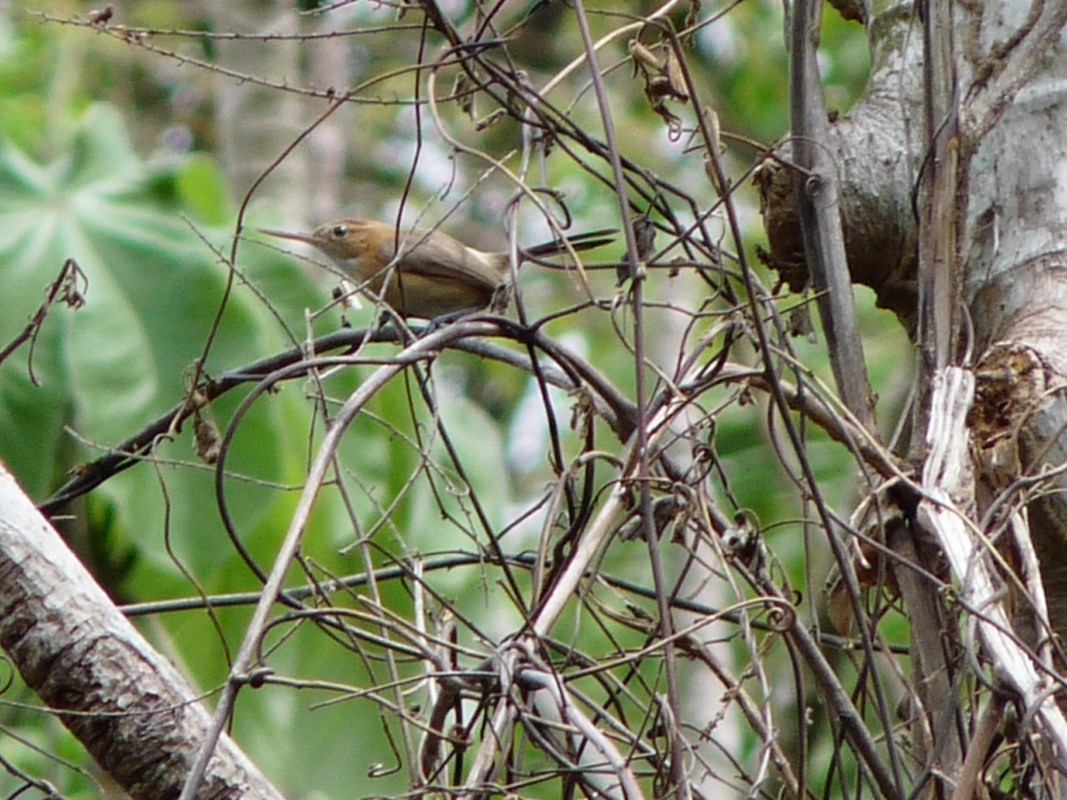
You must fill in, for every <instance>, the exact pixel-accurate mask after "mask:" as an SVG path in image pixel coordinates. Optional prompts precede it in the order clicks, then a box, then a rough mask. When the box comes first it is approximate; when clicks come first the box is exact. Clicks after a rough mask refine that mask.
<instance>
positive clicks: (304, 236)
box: [256, 228, 316, 245]
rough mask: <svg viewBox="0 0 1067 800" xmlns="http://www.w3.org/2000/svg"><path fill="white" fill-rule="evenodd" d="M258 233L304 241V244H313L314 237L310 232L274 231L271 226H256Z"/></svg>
mask: <svg viewBox="0 0 1067 800" xmlns="http://www.w3.org/2000/svg"><path fill="white" fill-rule="evenodd" d="M256 230H257V231H259V232H260V233H265V234H267V236H275V237H277V238H279V239H289V240H290V241H294V242H304V243H305V244H310V245H315V244H316V242H315V237H314V236H312V235H311V234H310V233H293V232H291V231H276V230H272V229H271V228H256Z"/></svg>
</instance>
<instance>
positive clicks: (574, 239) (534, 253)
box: [522, 228, 618, 258]
mask: <svg viewBox="0 0 1067 800" xmlns="http://www.w3.org/2000/svg"><path fill="white" fill-rule="evenodd" d="M617 232H618V231H616V230H614V229H613V228H605V229H603V230H599V231H586V232H585V233H576V234H575V235H574V236H567V237H565V238H563V239H555V240H553V241H551V242H545V243H544V244H535V245H534V246H533V247H524V248H523V249H522V254H523V255H524V256H526V257H527V258H544V257H545V256H554V255H559V254H560V253H566V252H567V251H568V250H574V251H577V252H581V251H582V250H592V249H594V248H596V247H600V246H602V245H605V244H611V243H612V242H614V241H615V234H616V233H617Z"/></svg>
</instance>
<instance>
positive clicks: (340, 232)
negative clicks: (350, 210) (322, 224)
mask: <svg viewBox="0 0 1067 800" xmlns="http://www.w3.org/2000/svg"><path fill="white" fill-rule="evenodd" d="M331 233H332V234H333V238H334V239H344V238H345V236H347V235H348V226H347V225H334V226H333V230H332V231H331Z"/></svg>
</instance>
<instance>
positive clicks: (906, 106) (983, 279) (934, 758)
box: [760, 0, 1067, 791]
mask: <svg viewBox="0 0 1067 800" xmlns="http://www.w3.org/2000/svg"><path fill="white" fill-rule="evenodd" d="M915 5H916V6H918V7H919V8H918V10H916V9H914V8H913V4H912V3H910V2H907V3H903V2H898V3H893V4H885V3H875V8H874V9H873V13H872V14H871V16H870V17H869V19H867V20H865V21H866V22H867V25H868V32H869V38H870V42H871V50H872V75H871V79H870V82H869V84H868V87H867V89H866V91H865V95H864V97H863V98H862V100H861V101H860V102H859V103H857V104H856V106H855V107H854V108H853V110H852V111H851V113H850V114H849V115H848V116H847V117H845V118H843V119H841V120H838V121H835V122H834V123H833V124H831V126H830V130H829V133H828V135H827V137H826V139H825V141H823V142H822V143H821V144H822V145H824V146H825V148H826V150H827V151H828V152H829V153H831V154H832V163H833V165H834V169H835V173H834V175H835V177H836V178H837V180H838V181H839V182H840V194H841V197H842V201H841V205H840V208H841V216H842V220H843V226H844V238H845V245H846V251H847V255H848V263H849V270H850V273H851V277H852V279H853V280H854V281H857V282H860V283H863V284H866V285H868V286H870V287H872V288H873V289H874V291H875V293H876V295H877V297H878V302H879V305H881V306H883V307H886V308H889V309H891V310H893V311H894V312H895V313H896V315H897V316H898V318H899V319H900V321H901V323H902V324H903V325H904V326H906V328H907V329H908V331H909V332H910V333H911V334H912V336H913V338H914V340H915V343H916V345H917V347H918V348H919V353H920V367H919V374H918V375H917V376H916V381H917V391H916V397H917V398H918V399H917V402H916V406H915V408H914V409H913V412H912V418H911V419H912V425H911V429H910V440H908V441H904V442H901V443H900V444H898V451H899V452H900V453H901V454H902V455H906V456H908V457H909V458H910V459H911V460H912V463H913V465H914V468H915V472H914V473H913V474H912V477H913V478H914V479H915V481H916V484H917V490H916V493H915V496H914V497H913V502H914V505H915V508H918V509H919V513H918V515H916V513H915V508H912V509H910V510H909V512H908V513H909V514H910V524H909V525H908V526H907V528H906V529H904V531H903V533H902V531H901V530H896V531H895V532H893V533H892V535H889V534H887V535H886V540H887V543H888V544H889V545H890V546H891V547H893V548H894V549H896V550H897V552H898V553H901V554H904V553H907V554H910V556H911V557H912V558H917V559H918V563H920V564H921V565H922V566H923V567H924V571H925V573H926V576H927V577H923V576H922V575H919V573H917V572H915V571H912V573H913V574H911V575H904V574H901V571H900V570H899V569H898V574H899V577H900V578H901V579H900V580H899V581H898V583H899V586H900V591H901V594H902V597H903V600H904V602H905V604H906V605H907V606H908V608H909V610H910V611H911V612H912V627H913V638H912V649H913V655H914V657H915V658H914V660H913V663H914V664H915V665H916V667H915V668H916V670H917V674H916V676H915V684H916V688H917V692H918V694H919V698H920V701H921V702H922V703H923V704H924V707H925V708H926V710H927V719H926V722H927V724H926V725H925V726H923V725H920V726H917V730H918V729H922V730H924V731H925V733H924V734H923V736H924V737H926V738H925V740H924V741H922V742H921V745H922V746H921V748H917V751H918V752H923V751H925V754H926V755H925V756H924V758H926V759H927V765H928V766H929V767H931V768H934V769H936V770H937V771H938V772H939V773H941V774H944V775H945V777H946V780H947V786H949V787H951V786H954V785H955V784H956V781H957V779H959V778H960V776H961V775H962V774H963V771H964V765H963V761H964V759H965V758H966V757H967V753H968V745H969V743H973V741H975V740H973V739H971V736H970V734H971V730H970V729H969V727H968V725H967V724H966V721H965V719H964V716H963V715H961V714H960V708H959V702H960V701H959V700H954V701H953V702H951V703H949V705H948V706H946V705H945V693H946V692H949V691H950V690H951V691H952V693H953V694H956V695H958V693H959V692H958V688H957V689H951V687H952V685H953V684H952V678H953V676H955V675H959V674H961V673H960V670H966V669H968V668H969V666H970V665H972V664H975V663H979V661H978V660H984V659H989V660H992V661H993V662H994V670H993V674H994V675H996V676H997V679H998V680H1001V681H1003V680H1006V679H1007V682H1008V684H1009V685H1012V686H1013V687H1014V688H1015V690H1016V691H1018V692H1019V693H1020V694H1021V695H1023V696H1024V697H1026V696H1029V691H1030V689H1028V688H1026V687H1028V686H1029V687H1030V688H1033V687H1032V686H1031V684H1030V683H1028V681H1030V680H1031V679H1032V680H1036V681H1038V683H1040V680H1042V679H1039V678H1037V677H1036V676H1038V675H1040V674H1042V670H1043V669H1046V668H1047V666H1048V665H1049V664H1051V662H1052V658H1051V656H1049V655H1048V647H1047V646H1048V644H1049V640H1050V637H1049V635H1048V633H1049V632H1048V630H1047V628H1046V627H1045V625H1046V623H1045V622H1044V618H1045V616H1046V615H1045V609H1044V600H1043V598H1042V597H1041V594H1042V591H1041V590H1042V587H1043V589H1044V592H1045V594H1046V595H1047V598H1048V614H1047V616H1048V618H1050V619H1051V623H1052V628H1053V630H1054V631H1055V632H1056V633H1057V634H1058V635H1059V636H1060V637H1062V636H1063V635H1064V632H1065V631H1067V561H1061V560H1060V559H1059V557H1058V556H1059V554H1061V553H1062V552H1064V548H1065V547H1067V493H1065V492H1064V491H1063V489H1064V488H1067V480H1065V478H1064V475H1063V467H1064V465H1065V464H1067V452H1065V450H1067V436H1065V435H1064V428H1065V425H1067V402H1065V397H1064V387H1065V386H1067V270H1065V269H1064V267H1065V266H1067V252H1065V250H1067V236H1065V234H1064V230H1067V172H1065V171H1064V169H1063V163H1064V158H1065V156H1067V95H1064V93H1063V92H1062V91H1061V90H1060V87H1061V86H1062V85H1063V79H1064V77H1067V48H1065V47H1064V44H1063V36H1062V30H1063V26H1064V20H1065V19H1067V11H1065V4H1064V3H1062V2H1051V0H1050V2H1046V3H1043V4H1042V3H1034V4H1033V5H1032V6H1031V4H1030V3H1028V2H1023V1H1022V0H1001V2H959V3H952V4H950V3H928V4H927V3H918V4H915ZM859 13H860V16H863V13H862V9H861V10H860V12H859ZM791 153H792V150H791V148H790V147H789V146H788V145H786V146H783V147H782V148H781V151H780V153H779V154H778V155H780V156H781V157H782V158H783V160H784V161H788V158H789V157H790V155H791ZM795 180H797V178H796V177H795V175H794V172H793V171H792V170H790V169H788V168H785V167H782V166H779V164H778V163H774V164H772V163H771V162H768V163H767V164H765V165H764V167H763V169H761V173H760V182H761V189H762V195H763V201H764V218H765V225H766V228H767V232H768V236H769V239H770V244H771V257H770V259H769V260H770V262H771V265H772V266H773V267H775V268H776V269H778V270H779V271H780V273H781V275H782V277H783V279H785V280H786V281H787V282H788V284H789V285H790V287H791V288H793V289H794V290H798V289H801V288H802V287H804V286H805V285H806V284H807V282H808V280H809V272H808V264H807V263H806V261H805V255H804V242H805V237H806V236H809V235H810V234H809V232H808V231H806V230H804V228H803V225H802V223H801V222H800V216H799V215H798V212H797V210H796V205H795V202H794V189H793V187H794V181H795ZM805 180H808V178H807V177H805ZM809 252H810V251H809ZM825 324H826V320H825V319H824V326H825ZM955 367H963V368H965V369H966V370H968V371H969V372H970V374H971V376H973V382H972V378H970V377H967V376H966V375H965V374H962V373H956V372H954V368H955ZM954 376H955V377H954ZM953 380H959V381H962V382H961V383H958V384H955V385H957V386H958V388H959V394H956V395H953V397H952V398H948V397H947V395H946V394H945V392H949V390H948V389H947V387H948V386H949V384H951V383H952V382H953ZM969 385H973V386H974V394H973V398H974V401H973V406H971V403H970V397H971V395H970V393H969V389H968V388H967V387H968V386H969ZM949 393H950V394H951V392H949ZM938 402H941V403H943V405H942V406H941V409H940V411H939V409H938V407H936V403H938ZM951 403H960V404H962V405H961V406H958V407H957V413H962V414H966V423H967V424H966V427H963V426H962V424H961V427H960V429H958V430H957V431H956V433H955V434H952V433H948V432H947V431H948V428H950V427H951V424H950V423H946V417H944V416H942V415H941V413H942V412H946V413H948V412H947V411H946V409H947V408H948V405H945V404H951ZM968 406H970V410H969V413H967V407H968ZM950 416H951V414H950ZM935 418H936V419H935ZM962 419H963V418H962V417H961V418H960V421H961V423H962ZM946 424H947V425H948V427H946V428H938V430H940V431H941V432H940V433H934V430H935V428H936V427H937V426H939V425H946ZM953 435H955V436H957V437H958V439H957V441H956V442H955V443H954V444H955V445H957V446H961V447H963V448H965V449H964V450H963V451H962V452H964V453H966V452H969V453H970V456H969V459H968V458H964V459H963V460H964V461H967V460H969V462H970V463H969V464H965V465H963V466H962V467H961V469H963V472H964V473H966V472H967V471H968V470H969V472H970V474H962V473H961V474H958V475H957V478H958V480H957V482H956V483H954V484H953V487H952V488H947V487H945V486H944V485H943V484H942V481H943V478H944V475H933V474H931V472H930V470H929V468H930V466H931V464H930V463H929V458H930V457H931V452H937V451H938V449H939V447H940V446H941V445H951V444H953V442H951V441H950V439H951V437H952V436H953ZM968 444H969V451H968V450H967V449H966V448H967V445H968ZM924 466H925V467H926V468H927V469H926V471H925V472H924ZM941 491H944V492H946V494H944V495H939V494H938V493H939V492H941ZM932 496H935V497H936V501H934V502H932V501H931V500H930V498H931V497H932ZM945 504H947V505H945ZM924 508H925V511H923V509H924ZM945 508H951V509H952V514H953V515H955V519H956V520H959V519H960V515H961V514H962V515H963V516H964V517H965V518H966V520H967V521H968V526H965V527H966V530H965V531H963V536H964V537H966V538H968V539H969V543H968V548H969V549H967V551H966V552H964V553H963V557H962V560H961V561H960V564H959V565H958V566H959V569H958V570H955V569H951V568H950V567H954V566H955V565H954V564H953V561H952V555H953V553H952V546H951V536H949V538H946V536H947V535H948V534H946V531H945V529H944V528H943V527H942V526H941V523H940V522H938V521H937V520H936V519H935V517H937V515H938V513H939V512H940V511H941V510H943V509H945ZM906 516H907V515H906ZM941 522H944V520H943V519H942V520H941ZM1027 523H1028V524H1027ZM902 536H903V539H902ZM1031 538H1032V548H1031ZM991 545H995V548H996V554H994V553H993V548H992V547H991ZM1034 551H1036V554H1037V559H1036V563H1037V564H1039V565H1040V566H1039V567H1036V566H1034V564H1035V560H1034V558H1033V553H1034ZM961 552H962V551H961ZM939 553H945V554H946V555H947V557H948V565H947V566H946V564H945V559H944V556H941V555H939ZM1037 570H1039V571H1040V581H1038V580H1037V579H1036V576H1032V575H1031V572H1034V571H1037ZM930 573H934V574H936V575H938V576H941V577H946V578H947V577H948V575H949V574H952V575H953V576H954V578H955V583H954V585H955V586H956V587H957V590H958V593H959V594H958V598H959V599H961V600H963V601H964V602H963V608H962V613H963V614H964V615H966V614H967V613H968V612H969V613H970V614H973V615H975V618H976V619H978V620H979V622H978V625H979V627H981V625H982V624H983V623H982V620H985V621H989V620H990V619H991V618H990V616H988V614H989V613H990V610H991V608H993V606H996V607H997V608H998V609H999V608H1001V605H1003V610H1004V614H1005V619H1007V620H1009V622H1008V623H1007V624H1009V625H1010V626H1011V627H1013V628H1014V633H1015V634H1016V635H1017V636H1018V637H1019V639H1021V640H1022V642H1024V643H1025V644H1026V645H1028V646H1029V647H1030V648H1031V650H1030V651H1029V653H1024V654H1023V656H1024V660H1025V662H1026V663H1025V664H1022V662H1019V663H1018V664H1017V665H1016V666H1015V667H1011V668H1009V671H1010V672H1011V673H1012V674H1011V675H1010V676H1006V675H1004V674H1002V671H1003V670H1004V669H1005V665H1004V664H1003V663H999V662H997V660H996V659H997V656H996V653H997V652H998V651H997V645H996V643H995V642H994V641H993V640H992V638H989V637H993V638H995V631H994V630H993V629H989V630H987V631H986V633H987V634H988V637H987V636H985V634H983V635H982V636H981V637H980V640H981V642H982V645H983V647H982V648H981V650H980V651H978V652H972V653H971V654H970V655H971V656H972V657H971V658H967V657H966V655H965V650H966V648H967V647H969V645H966V644H965V643H964V640H965V638H966V637H962V638H961V637H958V633H959V628H958V627H957V626H954V625H953V624H952V623H951V617H943V618H942V619H944V620H946V621H938V616H937V615H933V617H932V616H931V613H932V610H936V609H938V608H940V609H942V611H945V610H946V609H945V604H944V602H943V597H941V595H940V594H935V593H936V592H938V587H936V586H935V585H934V584H933V583H932V582H931V581H930V580H929V577H928V576H929V574H930ZM981 574H987V577H988V578H989V581H990V583H989V586H988V591H989V593H990V594H991V595H992V596H991V597H985V598H984V599H982V600H978V599H977V597H976V596H974V595H972V594H971V592H973V591H974V590H975V586H976V583H975V581H977V580H978V577H977V576H979V575H981ZM1000 594H1003V595H1006V596H1007V597H1008V600H1007V601H1006V602H1004V603H1002V601H1001V600H1000V599H998V595H1000ZM979 602H981V603H986V604H991V605H983V606H982V607H981V608H978V607H975V606H974V605H973V604H971V603H979ZM919 609H925V610H924V611H922V612H921V613H920V612H919ZM957 621H958V620H957ZM946 637H947V638H946ZM946 642H947V643H948V645H949V646H948V648H947V649H946ZM1012 646H1013V647H1016V648H1017V649H1018V650H1019V652H1020V653H1022V652H1023V651H1022V649H1021V648H1018V647H1017V643H1015V644H1013V645H1012ZM974 656H977V659H978V660H976V659H975V658H973V657H974ZM1058 666H1059V667H1060V668H1061V669H1062V667H1063V663H1062V661H1060V662H1059V663H1058ZM1028 670H1033V674H1032V675H1030V676H1029V678H1027V677H1026V676H1024V675H1023V673H1027V674H1029V673H1028ZM1016 678H1017V679H1018V680H1017V681H1016V682H1015V683H1014V684H1013V683H1012V681H1013V680H1015V679H1016ZM1044 680H1045V681H1046V682H1047V680H1048V679H1047V678H1045V679H1044ZM1035 702H1036V701H1035ZM1038 704H1039V705H1040V703H1038ZM1042 708H1043V709H1044V712H1042V713H1043V714H1044V716H1043V722H1042V723H1041V724H1044V725H1046V726H1051V727H1046V729H1045V732H1046V733H1048V732H1049V730H1053V731H1055V730H1057V726H1058V724H1059V723H1058V722H1056V721H1055V719H1054V718H1055V717H1056V715H1057V713H1058V712H1056V711H1055V709H1054V707H1051V708H1050V707H1048V706H1042ZM1033 710H1034V709H1033V708H1028V712H1027V713H1029V712H1030V711H1033ZM972 711H973V709H972ZM1046 712H1047V713H1046ZM1039 716H1041V715H1039ZM1061 719H1062V718H1061ZM1053 736H1056V734H1055V733H1053ZM1063 757H1064V756H1063V754H1062V753H1061V754H1060V756H1059V758H1060V759H1061V760H1062V759H1063ZM975 758H976V760H978V762H979V763H981V758H980V756H975ZM968 763H969V760H968ZM1061 766H1062V764H1061ZM946 791H947V790H946Z"/></svg>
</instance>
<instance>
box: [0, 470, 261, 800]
mask: <svg viewBox="0 0 1067 800" xmlns="http://www.w3.org/2000/svg"><path fill="white" fill-rule="evenodd" d="M0 646H2V647H3V648H4V650H5V651H6V652H7V654H8V655H9V656H10V658H11V660H12V662H13V663H14V664H15V665H16V667H17V668H18V670H19V673H20V674H21V675H22V678H23V680H24V681H25V682H26V684H27V685H28V686H29V687H30V688H31V689H33V690H34V691H35V692H36V693H37V694H38V696H39V697H40V698H41V700H43V701H44V702H45V703H46V704H47V705H48V706H49V707H50V708H52V709H53V710H54V711H55V712H56V713H57V715H58V716H59V718H60V719H61V720H62V721H63V723H64V724H65V725H66V726H67V727H68V728H69V729H70V730H71V732H72V733H74V735H75V736H77V737H78V739H79V740H80V741H81V742H82V744H83V745H84V746H85V748H86V749H87V750H88V751H89V752H90V753H91V754H92V756H93V757H94V758H95V759H96V760H97V762H98V763H99V764H100V766H101V767H103V769H104V770H106V771H107V772H108V774H109V775H111V776H112V777H113V778H114V779H115V781H116V782H117V783H119V784H120V785H121V786H122V787H123V788H124V789H125V790H126V791H127V792H128V793H129V794H130V795H131V796H132V797H134V798H151V800H159V799H160V798H174V797H177V796H178V795H179V793H180V792H181V788H182V782H183V781H184V779H185V776H186V774H187V773H188V771H189V767H190V765H191V763H192V761H193V759H194V758H195V757H196V753H197V748H198V745H199V744H200V742H201V741H202V739H203V735H204V732H205V731H206V730H207V727H208V722H209V718H208V713H207V711H206V710H205V709H204V707H203V706H202V705H201V704H200V702H199V700H198V699H197V696H196V694H195V693H194V692H193V690H192V688H191V687H189V685H188V684H187V683H186V681H185V679H184V678H183V677H182V676H181V675H180V674H179V673H178V672H177V670H175V669H174V667H173V666H172V665H171V664H170V662H168V661H167V660H166V659H165V658H163V657H162V656H161V655H159V654H158V653H157V652H156V651H155V650H154V649H153V648H152V647H151V646H150V645H149V644H148V642H147V641H145V640H144V638H143V637H142V636H141V635H140V633H138V631H137V630H136V628H134V627H133V625H132V624H130V622H129V621H128V620H127V619H126V618H125V617H124V616H123V615H122V614H121V613H120V612H119V611H118V609H117V608H115V606H114V605H113V604H112V603H111V601H110V600H109V598H108V597H107V595H105V594H104V592H103V590H102V589H100V587H99V586H98V585H97V584H96V582H95V581H93V579H92V577H91V576H90V575H89V574H88V572H86V570H85V568H84V567H83V566H82V564H81V562H79V561H78V559H77V558H76V557H75V556H74V554H73V553H72V552H71V551H70V549H69V548H68V547H67V546H66V544H65V543H64V542H63V541H62V539H61V538H60V537H59V534H58V533H56V531H55V529H54V528H52V526H51V525H49V523H48V521H47V520H46V519H45V518H44V517H43V516H41V514H40V513H39V512H38V511H37V509H36V508H35V507H34V505H33V503H32V502H31V501H30V499H29V498H28V497H26V495H25V494H24V493H23V491H22V489H21V488H20V487H19V486H18V484H17V483H16V482H15V479H14V478H13V477H12V476H11V474H10V473H9V472H8V471H7V470H6V468H4V466H3V465H2V464H0ZM197 796H198V797H201V798H212V800H221V799H222V798H244V797H259V798H279V800H280V798H281V794H279V793H278V792H277V790H275V789H274V788H273V787H272V786H271V785H270V784H269V783H268V782H267V780H266V779H265V778H264V777H263V776H262V775H261V774H260V773H259V771H258V770H257V769H256V767H255V766H254V765H253V764H252V763H251V762H250V761H249V760H248V759H247V757H246V756H245V755H244V754H243V753H242V752H241V751H240V750H239V749H238V748H237V746H236V745H235V744H234V743H233V741H231V740H230V739H228V738H225V737H224V738H223V740H222V741H221V742H220V744H219V746H218V748H217V749H216V751H215V756H214V758H213V759H212V761H211V764H210V766H209V768H208V773H207V775H206V777H205V779H204V781H203V783H202V784H201V786H200V791H199V794H198V795H197Z"/></svg>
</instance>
